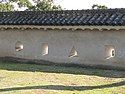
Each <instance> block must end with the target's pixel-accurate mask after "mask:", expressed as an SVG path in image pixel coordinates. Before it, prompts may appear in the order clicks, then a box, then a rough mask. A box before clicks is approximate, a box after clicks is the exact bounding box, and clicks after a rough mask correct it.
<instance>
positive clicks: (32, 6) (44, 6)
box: [0, 0, 61, 11]
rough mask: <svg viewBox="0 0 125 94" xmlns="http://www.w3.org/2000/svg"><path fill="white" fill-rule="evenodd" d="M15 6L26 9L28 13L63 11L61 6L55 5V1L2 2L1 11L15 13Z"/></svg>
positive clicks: (24, 0) (0, 4) (19, 0)
mask: <svg viewBox="0 0 125 94" xmlns="http://www.w3.org/2000/svg"><path fill="white" fill-rule="evenodd" d="M14 4H17V5H18V7H19V8H24V7H25V9H26V10H27V11H28V10H30V11H45V10H61V7H60V6H57V5H54V2H53V0H33V2H31V0H7V1H5V0H2V1H1V2H0V11H15V10H16V9H17V8H15V6H14Z"/></svg>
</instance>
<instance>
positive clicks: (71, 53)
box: [69, 46, 78, 57]
mask: <svg viewBox="0 0 125 94" xmlns="http://www.w3.org/2000/svg"><path fill="white" fill-rule="evenodd" d="M77 56H78V52H77V50H76V49H75V47H74V46H73V47H72V49H71V51H70V53H69V57H77Z"/></svg>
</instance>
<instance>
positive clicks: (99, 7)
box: [92, 4, 108, 9]
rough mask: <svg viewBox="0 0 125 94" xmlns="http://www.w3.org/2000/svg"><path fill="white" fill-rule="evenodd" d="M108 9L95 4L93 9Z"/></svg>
mask: <svg viewBox="0 0 125 94" xmlns="http://www.w3.org/2000/svg"><path fill="white" fill-rule="evenodd" d="M107 8H108V7H107V6H105V5H98V4H93V5H92V9H107Z"/></svg>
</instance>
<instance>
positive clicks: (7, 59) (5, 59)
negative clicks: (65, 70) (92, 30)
mask: <svg viewBox="0 0 125 94" xmlns="http://www.w3.org/2000/svg"><path fill="white" fill-rule="evenodd" d="M0 61H1V62H10V63H11V62H14V63H26V64H41V65H49V66H50V65H52V66H65V67H83V68H92V69H106V70H119V71H125V68H123V67H115V66H109V65H101V64H100V65H95V64H94V65H90V64H89V65H87V64H71V63H54V62H51V61H45V60H36V59H24V58H16V57H0Z"/></svg>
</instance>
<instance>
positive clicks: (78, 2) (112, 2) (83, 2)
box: [55, 0, 125, 10]
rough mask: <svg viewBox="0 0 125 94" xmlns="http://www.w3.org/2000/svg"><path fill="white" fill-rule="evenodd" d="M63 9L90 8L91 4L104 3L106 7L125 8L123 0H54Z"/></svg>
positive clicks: (124, 0)
mask: <svg viewBox="0 0 125 94" xmlns="http://www.w3.org/2000/svg"><path fill="white" fill-rule="evenodd" d="M55 4H57V5H61V6H62V8H63V9H64V8H65V9H69V10H72V9H91V6H92V5H93V4H99V5H106V6H107V7H108V8H125V0H55Z"/></svg>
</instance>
